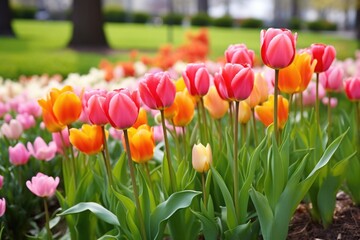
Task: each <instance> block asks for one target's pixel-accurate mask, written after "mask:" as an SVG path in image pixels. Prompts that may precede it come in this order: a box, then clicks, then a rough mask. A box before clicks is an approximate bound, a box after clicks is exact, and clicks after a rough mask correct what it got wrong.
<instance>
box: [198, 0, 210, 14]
mask: <svg viewBox="0 0 360 240" xmlns="http://www.w3.org/2000/svg"><path fill="white" fill-rule="evenodd" d="M197 3H198V12H199V13H206V14H208V10H209V1H208V0H198V1H197Z"/></svg>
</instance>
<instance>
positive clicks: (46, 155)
mask: <svg viewBox="0 0 360 240" xmlns="http://www.w3.org/2000/svg"><path fill="white" fill-rule="evenodd" d="M27 148H28V150H29V152H30V154H31V155H32V156H33V157H34V158H36V159H38V160H43V161H50V160H51V159H53V158H54V157H55V154H56V150H57V148H56V144H55V142H50V143H49V145H47V144H46V143H45V141H44V139H42V138H41V137H37V138H36V139H35V141H34V144H31V143H30V142H28V143H27Z"/></svg>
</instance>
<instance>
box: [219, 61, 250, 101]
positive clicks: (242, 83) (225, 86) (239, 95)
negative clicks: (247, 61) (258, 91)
mask: <svg viewBox="0 0 360 240" xmlns="http://www.w3.org/2000/svg"><path fill="white" fill-rule="evenodd" d="M214 83H215V87H216V90H217V91H218V93H219V95H220V97H221V98H222V99H224V100H228V101H234V100H236V101H240V100H244V99H246V98H248V97H249V96H250V93H251V91H252V89H253V86H254V72H253V70H252V69H251V67H250V66H249V65H247V66H243V65H240V64H231V63H227V64H225V66H224V67H223V68H222V69H221V70H220V73H216V74H215V79H214Z"/></svg>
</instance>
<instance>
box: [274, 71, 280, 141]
mask: <svg viewBox="0 0 360 240" xmlns="http://www.w3.org/2000/svg"><path fill="white" fill-rule="evenodd" d="M279 71H280V70H279V69H275V85H274V133H275V139H276V141H277V142H279V129H278V95H279V89H278V81H279Z"/></svg>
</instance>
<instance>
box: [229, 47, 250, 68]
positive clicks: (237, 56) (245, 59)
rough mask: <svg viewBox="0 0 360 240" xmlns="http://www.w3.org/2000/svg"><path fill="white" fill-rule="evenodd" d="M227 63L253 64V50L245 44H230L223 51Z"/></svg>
mask: <svg viewBox="0 0 360 240" xmlns="http://www.w3.org/2000/svg"><path fill="white" fill-rule="evenodd" d="M225 58H226V62H227V63H237V64H241V65H247V64H248V65H250V66H254V61H255V52H254V51H253V50H250V49H248V48H247V47H246V45H245V44H243V43H241V44H234V45H230V46H229V47H228V48H227V49H226V51H225Z"/></svg>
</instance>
